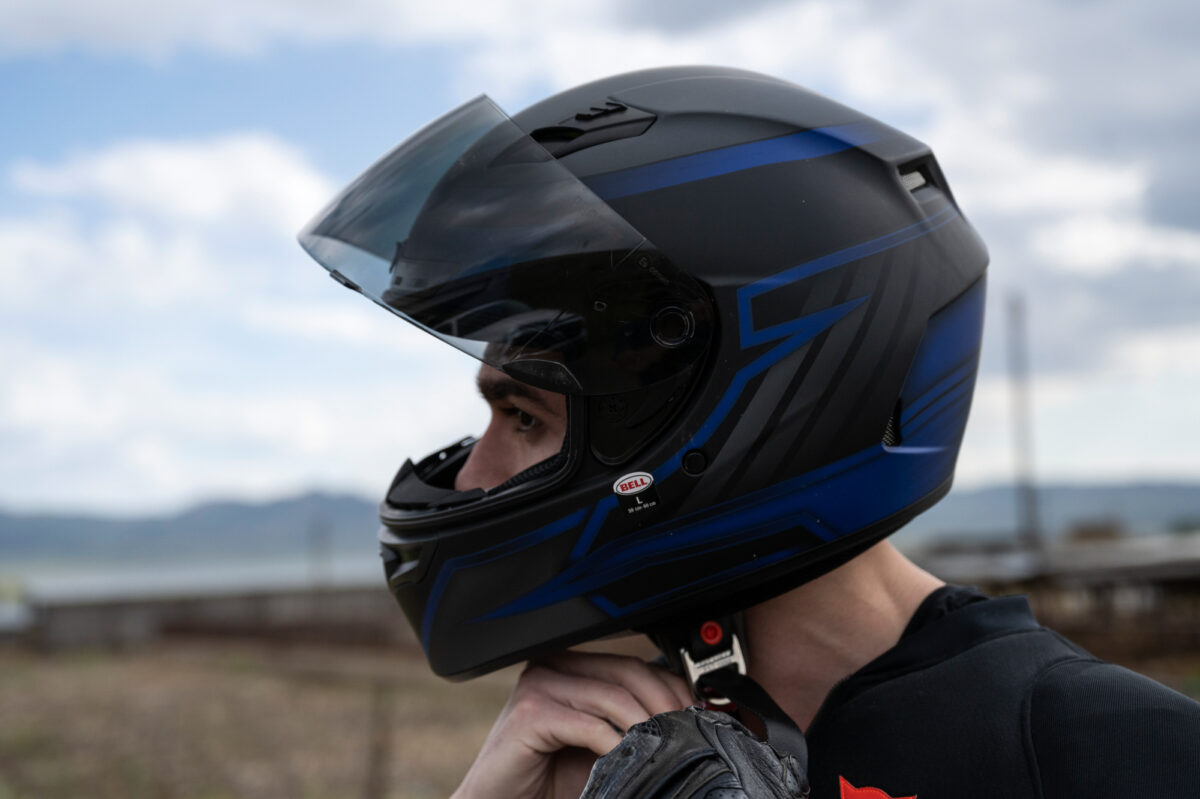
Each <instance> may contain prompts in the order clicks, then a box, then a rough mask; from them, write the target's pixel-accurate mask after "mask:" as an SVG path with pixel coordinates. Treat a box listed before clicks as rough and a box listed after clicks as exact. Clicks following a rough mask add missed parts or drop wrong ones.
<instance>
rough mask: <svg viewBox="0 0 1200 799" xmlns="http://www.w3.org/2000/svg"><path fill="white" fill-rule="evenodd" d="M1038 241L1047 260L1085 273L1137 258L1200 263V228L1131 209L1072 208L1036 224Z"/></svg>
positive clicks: (1152, 264) (1154, 263) (1150, 263)
mask: <svg viewBox="0 0 1200 799" xmlns="http://www.w3.org/2000/svg"><path fill="white" fill-rule="evenodd" d="M1033 247H1034V250H1035V251H1036V252H1037V253H1038V254H1039V255H1040V256H1042V258H1044V259H1045V260H1046V261H1048V262H1050V263H1053V264H1057V265H1059V266H1061V267H1063V268H1066V269H1069V270H1072V271H1077V272H1081V273H1084V274H1097V273H1101V274H1102V273H1108V272H1112V271H1114V270H1116V269H1119V268H1121V267H1126V266H1129V265H1131V264H1135V265H1138V266H1141V267H1143V268H1147V267H1148V268H1156V267H1162V266H1164V265H1171V264H1182V265H1186V266H1190V267H1193V268H1200V232H1193V231H1191V230H1182V229H1179V228H1168V227H1160V226H1155V225H1152V224H1148V223H1146V222H1145V221H1144V220H1140V219H1138V218H1137V217H1136V216H1133V217H1131V216H1129V215H1110V214H1088V213H1072V214H1070V215H1067V216H1064V217H1063V218H1062V219H1060V220H1059V221H1057V222H1055V223H1053V224H1050V225H1045V226H1040V227H1038V228H1036V229H1035V232H1034V235H1033Z"/></svg>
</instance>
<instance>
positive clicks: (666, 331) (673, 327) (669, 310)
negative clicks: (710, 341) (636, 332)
mask: <svg viewBox="0 0 1200 799" xmlns="http://www.w3.org/2000/svg"><path fill="white" fill-rule="evenodd" d="M695 329H696V323H695V321H694V320H693V319H692V315H691V314H690V313H688V312H687V311H685V310H684V309H683V308H677V307H675V306H674V305H670V306H667V307H666V308H663V309H662V310H660V311H659V312H658V313H656V314H655V315H654V318H653V319H651V320H650V335H651V336H653V337H654V340H655V341H656V342H658V344H659V345H660V346H662V347H666V348H667V349H675V348H676V347H679V346H682V345H683V344H686V343H687V341H688V339H690V338H691V337H692V334H693V333H694V332H695Z"/></svg>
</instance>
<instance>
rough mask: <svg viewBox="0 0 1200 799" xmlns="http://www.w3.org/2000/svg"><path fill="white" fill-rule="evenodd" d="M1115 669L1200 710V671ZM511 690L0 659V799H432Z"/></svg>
mask: <svg viewBox="0 0 1200 799" xmlns="http://www.w3.org/2000/svg"><path fill="white" fill-rule="evenodd" d="M1128 665H1132V666H1134V667H1136V668H1138V669H1139V670H1141V671H1143V672H1145V673H1147V674H1149V675H1150V676H1153V677H1155V678H1156V679H1159V680H1161V681H1163V682H1166V683H1167V684H1169V685H1171V686H1172V687H1174V688H1176V689H1178V690H1182V691H1185V692H1187V693H1190V694H1191V695H1193V696H1196V697H1197V698H1200V657H1190V658H1183V657H1181V658H1173V659H1160V660H1146V661H1142V662H1140V663H1133V664H1128ZM515 678H516V671H515V670H514V669H508V670H505V671H503V672H500V673H498V674H494V675H490V676H488V677H485V678H482V679H479V680H474V681H471V682H468V683H460V684H451V683H447V682H445V681H443V680H441V679H439V678H437V677H434V676H433V675H432V674H430V673H429V671H428V669H427V667H426V665H425V663H424V661H423V660H422V659H420V658H419V656H415V655H412V654H404V653H399V652H396V651H394V650H392V651H385V650H361V651H360V650H347V649H344V648H342V649H336V650H322V649H319V648H315V647H312V646H307V647H305V646H297V645H292V646H285V645H279V644H275V645H270V644H261V643H253V642H241V643H230V642H197V641H191V642H172V643H165V644H161V645H159V646H156V647H154V648H152V649H146V650H141V651H136V652H125V653H112V652H92V653H81V654H60V655H53V656H48V655H38V654H35V653H32V652H29V651H26V650H23V649H18V648H13V647H7V648H0V799H66V798H67V797H70V798H71V799H77V798H78V797H95V799H110V798H111V799H118V798H119V799H141V798H142V797H146V798H147V799H177V798H178V799H225V798H226V797H240V798H245V799H275V797H279V798H280V799H283V797H287V799H334V798H340V797H347V798H348V799H358V798H360V797H361V798H362V799H385V797H386V799H417V798H418V797H445V796H448V795H449V794H450V792H451V791H452V790H453V789H454V787H455V785H457V783H458V779H459V777H460V776H461V775H462V773H463V772H464V771H465V770H466V768H467V766H468V765H469V764H470V761H471V759H472V758H473V756H474V753H475V752H476V750H477V749H478V747H479V745H480V743H481V742H482V741H483V739H484V737H485V736H486V734H487V731H488V729H489V727H490V726H491V723H492V720H493V719H494V718H495V715H496V713H497V711H498V710H499V709H500V707H501V706H502V705H503V703H504V700H505V697H506V696H507V694H508V690H509V688H510V686H511V684H512V681H513V680H514V679H515Z"/></svg>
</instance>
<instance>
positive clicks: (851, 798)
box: [838, 777, 917, 799]
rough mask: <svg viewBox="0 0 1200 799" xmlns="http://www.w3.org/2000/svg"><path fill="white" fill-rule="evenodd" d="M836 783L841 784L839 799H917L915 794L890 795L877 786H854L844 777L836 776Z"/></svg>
mask: <svg viewBox="0 0 1200 799" xmlns="http://www.w3.org/2000/svg"><path fill="white" fill-rule="evenodd" d="M838 785H840V786H841V789H842V792H841V799H917V797H916V795H915V794H914V795H912V796H892V795H890V794H886V793H884V792H883V791H881V790H879V789H878V788H855V787H854V786H853V785H851V784H850V783H849V782H847V781H846V778H845V777H838Z"/></svg>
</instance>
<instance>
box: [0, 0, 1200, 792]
mask: <svg viewBox="0 0 1200 799" xmlns="http://www.w3.org/2000/svg"><path fill="white" fill-rule="evenodd" d="M1197 41H1200V6H1197V5H1196V4H1195V3H1190V2H1184V0H1149V1H1148V2H1147V1H1144V0H1058V1H1057V2H1044V1H1039V2H1034V1H1033V0H1012V1H1011V2H1007V3H1003V4H999V3H997V4H990V6H989V7H984V6H983V5H981V4H964V3H961V2H952V0H927V1H926V2H921V3H913V2H895V1H894V0H892V1H889V2H884V1H883V0H837V1H836V2H835V1H834V0H815V1H812V2H807V1H802V0H747V1H746V2H741V3H737V4H734V3H725V2H715V1H714V0H689V2H686V3H685V2H679V0H659V2H656V3H653V4H650V3H642V2H637V0H580V2H573V3H559V4H541V3H534V2H527V1H525V0H512V1H505V0H500V1H497V2H483V1H482V0H442V2H439V3H436V4H429V3H423V2H421V3H418V2H412V1H410V0H343V2H340V3H336V4H324V3H318V2H307V1H306V0H294V2H287V1H286V0H237V2H233V0H206V1H205V2H199V1H198V0H175V1H174V2H169V3H142V2H136V1H135V0H109V2H106V3H86V2H82V1H81V0H0V112H2V114H3V120H4V121H3V124H2V125H0V799H8V798H9V797H76V796H83V795H86V796H96V797H142V796H146V797H205V798H206V799H207V798H215V797H276V796H278V797H285V796H286V797H313V798H314V799H316V798H317V797H367V799H373V798H377V797H425V796H430V797H432V796H444V795H447V794H448V793H449V792H450V791H451V790H452V789H453V787H454V785H456V784H457V779H458V777H459V776H460V775H461V773H462V771H463V770H464V769H465V767H466V765H467V764H468V763H469V762H470V760H471V759H472V758H473V755H474V752H475V750H476V748H477V746H478V744H479V742H480V741H481V740H482V738H483V736H484V735H486V732H487V729H488V727H489V726H490V723H491V720H492V719H493V718H494V716H495V713H496V712H497V710H498V709H499V707H500V706H501V704H502V703H503V701H504V697H505V695H506V692H507V686H508V685H509V684H510V683H511V681H512V679H513V673H512V672H511V670H510V671H506V672H502V673H500V674H497V675H493V676H490V677H488V678H485V679H482V680H479V681H475V682H471V683H467V684H464V685H459V686H451V685H448V684H445V683H442V682H441V681H439V680H437V679H436V678H433V677H432V676H430V675H429V673H428V670H427V668H426V667H425V665H424V661H423V659H422V658H421V656H420V654H419V652H417V651H416V649H415V647H414V644H413V642H412V639H411V637H410V633H409V632H408V630H407V626H406V625H405V624H404V623H403V620H402V619H401V617H400V615H399V611H398V610H397V609H395V608H394V606H393V605H392V603H391V600H390V598H389V597H388V596H387V595H386V593H385V591H384V589H383V585H382V580H381V579H380V573H379V566H378V561H377V557H376V554H375V548H376V547H375V542H374V534H375V528H376V522H375V520H374V504H375V501H376V499H377V498H378V497H379V496H380V495H381V494H382V492H383V490H384V489H385V488H386V486H387V482H388V480H389V479H390V477H391V475H392V473H393V472H394V470H395V468H396V467H397V466H398V464H399V463H400V462H401V461H402V460H403V459H404V458H405V457H407V456H410V455H411V456H420V455H424V454H425V453H427V452H429V451H431V450H433V449H435V448H437V447H439V446H442V445H444V444H446V443H448V442H450V441H452V440H455V439H457V438H458V437H460V436H462V435H464V434H467V433H473V432H478V431H479V430H480V429H481V427H482V423H483V419H484V416H483V410H484V409H483V406H482V403H480V402H479V401H478V400H477V399H476V397H475V396H474V394H473V390H472V389H471V388H470V381H471V378H472V375H473V373H474V368H475V363H474V362H473V361H471V360H470V359H468V358H466V357H465V356H458V355H457V354H456V353H453V352H450V351H449V350H448V349H447V348H445V347H443V346H440V345H436V344H435V343H433V340H432V339H429V340H426V337H425V336H424V335H422V334H420V333H418V332H416V331H414V330H410V329H408V328H407V327H406V326H405V325H404V324H403V323H402V322H400V321H399V320H397V319H395V318H392V317H390V316H389V315H388V314H386V313H384V312H383V311H381V310H380V309H378V308H374V307H372V306H370V305H369V304H368V303H365V302H364V301H363V300H362V299H361V298H360V297H357V296H354V295H352V294H350V293H349V292H345V291H342V290H340V289H338V288H337V286H336V285H335V284H334V283H333V282H332V281H330V280H329V279H328V278H327V277H326V276H325V273H324V270H322V269H320V268H319V267H318V266H317V265H316V264H315V263H313V262H312V261H310V260H309V259H308V258H307V256H305V255H304V254H303V253H302V252H301V250H300V248H299V247H298V246H297V245H296V244H295V239H294V236H295V232H296V231H297V230H298V228H299V227H300V226H301V225H302V224H303V223H304V222H305V221H306V220H307V219H308V218H309V217H310V216H312V215H313V214H315V213H316V211H318V210H319V208H320V207H321V206H322V204H323V203H324V202H326V201H327V200H328V199H330V198H331V197H332V195H333V194H334V192H335V191H336V190H337V189H339V188H340V187H341V186H343V185H344V184H345V183H346V182H348V181H349V180H350V179H351V178H352V177H354V176H355V175H356V174H358V173H359V172H360V171H361V170H362V169H363V168H365V167H366V166H367V165H368V164H369V163H371V162H372V161H373V160H374V159H375V158H376V157H378V156H379V155H381V154H382V153H383V152H385V151H386V150H387V149H389V148H390V147H391V146H393V145H394V144H396V143H397V142H399V141H400V140H402V139H403V138H405V137H406V136H408V135H409V134H410V133H412V132H414V131H415V130H416V129H417V128H418V127H420V126H421V125H423V124H425V123H426V122H428V121H430V120H432V119H433V118H434V117H436V116H438V115H440V114H442V113H444V112H445V111H448V110H449V109H451V108H453V107H455V106H457V105H458V104H460V103H462V102H464V101H466V100H468V99H470V98H471V97H473V96H475V95H477V94H480V93H487V94H489V95H490V96H492V97H493V98H494V99H495V100H496V101H497V102H498V103H499V104H500V105H501V107H503V108H505V109H507V110H508V111H510V112H516V111H518V110H520V109H521V108H523V107H525V106H526V105H528V104H529V103H531V102H533V101H536V100H538V99H541V98H542V97H544V96H546V95H548V94H551V93H553V92H555V91H557V90H560V89H564V88H567V87H569V86H572V85H575V84H577V83H580V82H583V81H586V80H589V79H592V78H596V77H600V76H603V75H607V74H612V73H616V72H621V71H626V70H632V69H638V68H643V67H649V66H659V65H665V64H677V63H712V64H721V65H729V66H737V67H743V68H749V69H754V70H759V71H763V72H767V73H771V74H774V75H778V76H781V77H784V78H788V79H790V80H793V81H795V82H797V83H800V84H803V85H806V86H808V87H810V88H812V89H815V90H817V91H820V92H822V93H824V94H827V95H830V96H832V97H834V98H835V99H838V100H840V101H842V102H844V103H846V104H849V105H851V106H854V107H856V108H858V109H861V110H863V111H865V112H867V113H869V114H871V115H872V116H875V117H877V118H879V119H881V120H883V121H885V122H887V123H890V124H892V125H894V126H896V127H899V128H902V129H904V130H905V131H907V132H909V133H911V134H913V135H915V136H917V137H918V138H920V139H922V140H924V141H925V142H927V143H928V144H930V145H931V146H932V147H933V149H934V151H935V153H937V155H938V157H939V159H940V161H941V163H942V166H943V168H944V170H945V171H946V173H947V175H948V177H949V180H950V182H951V185H952V186H953V188H954V190H955V193H956V195H957V199H958V200H959V202H960V204H961V206H962V207H963V209H964V211H965V212H966V214H967V215H968V216H969V217H970V218H971V220H972V221H973V222H974V224H975V225H976V226H977V227H978V229H979V230H980V232H981V233H982V235H983V237H984V239H985V241H987V243H988V245H989V248H990V250H991V253H992V268H991V270H990V281H989V282H990V287H989V288H990V296H989V300H988V302H989V305H988V319H987V330H986V336H985V341H986V343H985V349H984V353H983V360H982V367H981V369H982V371H981V375H980V381H979V385H978V388H977V391H976V397H975V403H974V407H973V414H972V421H971V425H970V428H969V430H968V434H967V438H966V441H965V443H964V447H963V452H962V456H961V458H960V461H959V469H958V477H957V483H956V488H955V489H954V491H953V492H952V494H951V495H950V497H949V498H948V499H947V500H945V501H944V502H943V503H941V504H940V505H939V506H938V507H936V508H935V509H934V510H933V511H931V512H929V513H928V514H926V515H925V516H923V517H921V518H919V519H918V520H917V521H916V522H915V523H914V524H912V525H911V526H910V527H909V528H907V529H906V530H905V531H903V532H902V533H900V534H899V535H898V536H897V538H896V541H897V543H898V544H899V545H900V546H901V547H902V548H903V549H905V550H906V551H907V552H908V553H909V554H910V555H911V556H913V557H914V558H916V559H917V560H918V561H919V562H921V563H923V564H924V565H926V566H927V567H928V568H930V569H932V570H933V571H935V572H936V573H938V574H939V575H940V576H942V577H944V578H946V579H949V580H955V581H959V582H967V583H974V584H977V585H980V586H982V587H984V588H985V589H987V590H989V591H995V592H1005V591H1022V592H1026V593H1029V594H1030V596H1031V597H1032V599H1033V601H1034V603H1035V605H1036V606H1037V609H1038V611H1039V614H1040V615H1041V617H1042V618H1043V620H1044V621H1046V622H1048V623H1049V624H1051V625H1054V626H1057V627H1058V628H1060V629H1061V630H1062V631H1064V632H1066V633H1067V634H1068V635H1070V636H1071V637H1074V638H1076V639H1077V640H1079V641H1080V642H1081V643H1082V644H1083V645H1084V646H1087V647H1089V648H1091V649H1092V650H1093V651H1095V652H1096V653H1097V654H1099V655H1101V656H1103V657H1106V658H1109V659H1112V660H1116V661H1117V662H1121V663H1124V664H1127V665H1130V666H1132V667H1134V668H1138V669H1140V670H1142V671H1145V672H1147V673H1149V674H1151V675H1152V676H1154V677H1156V678H1158V679H1161V680H1163V681H1165V682H1167V683H1168V684H1170V685H1172V686H1173V687H1175V688H1178V689H1179V690H1183V691H1185V692H1189V693H1191V694H1192V695H1200V401H1198V400H1197V397H1198V396H1200V315H1198V313H1197V309H1198V308H1200V188H1198V187H1200V158H1198V157H1197V156H1196V153H1195V146H1196V142H1197V141H1200V48H1197V47H1196V42H1197ZM439 387H445V389H444V390H441V391H439ZM454 387H457V390H455V388H454ZM621 645H622V646H628V647H635V648H636V647H637V646H638V644H637V642H636V641H634V642H625V643H623V644H621Z"/></svg>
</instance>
